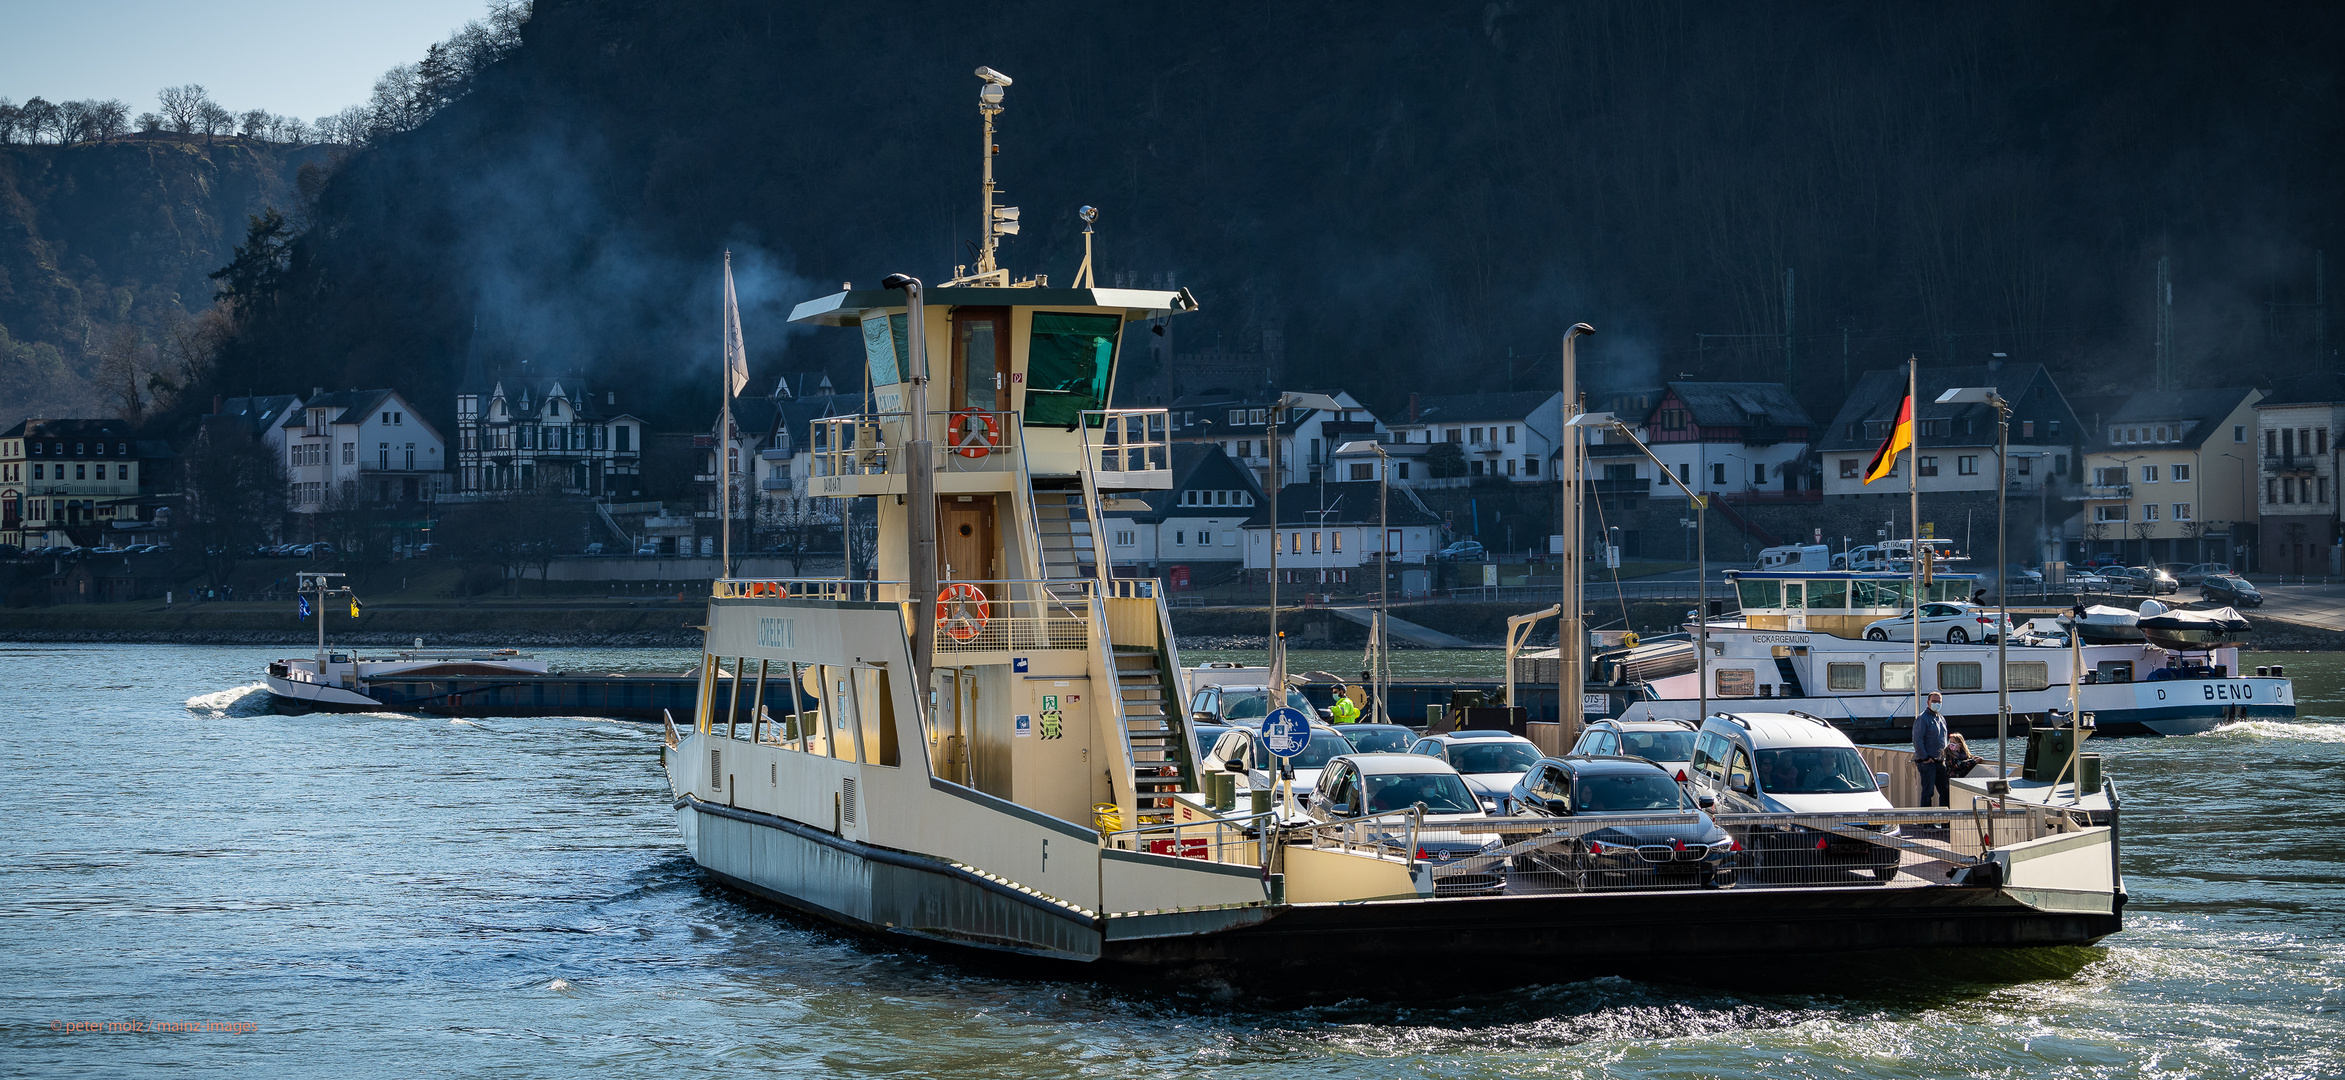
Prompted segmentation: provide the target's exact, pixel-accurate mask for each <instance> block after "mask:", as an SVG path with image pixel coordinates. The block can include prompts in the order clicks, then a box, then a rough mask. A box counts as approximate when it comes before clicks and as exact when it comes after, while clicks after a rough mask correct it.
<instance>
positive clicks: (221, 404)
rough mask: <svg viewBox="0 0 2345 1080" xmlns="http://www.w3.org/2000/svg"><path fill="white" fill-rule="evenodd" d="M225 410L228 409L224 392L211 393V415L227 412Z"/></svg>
mask: <svg viewBox="0 0 2345 1080" xmlns="http://www.w3.org/2000/svg"><path fill="white" fill-rule="evenodd" d="M227 411H228V397H227V395H225V394H213V395H212V415H213V416H218V415H220V414H221V413H224V412H227Z"/></svg>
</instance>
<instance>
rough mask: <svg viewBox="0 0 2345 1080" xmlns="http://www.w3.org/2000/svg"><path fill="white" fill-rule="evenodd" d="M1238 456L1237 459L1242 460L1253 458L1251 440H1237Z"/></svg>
mask: <svg viewBox="0 0 2345 1080" xmlns="http://www.w3.org/2000/svg"><path fill="white" fill-rule="evenodd" d="M1238 456H1239V457H1242V458H1245V457H1253V456H1254V443H1253V440H1251V439H1239V440H1238Z"/></svg>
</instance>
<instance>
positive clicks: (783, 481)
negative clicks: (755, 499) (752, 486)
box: [757, 474, 790, 491]
mask: <svg viewBox="0 0 2345 1080" xmlns="http://www.w3.org/2000/svg"><path fill="white" fill-rule="evenodd" d="M757 490H759V491H788V490H790V477H789V475H788V474H784V475H781V476H768V477H766V478H764V479H762V480H759V481H758V482H757Z"/></svg>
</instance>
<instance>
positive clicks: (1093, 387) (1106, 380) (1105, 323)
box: [1026, 311, 1124, 427]
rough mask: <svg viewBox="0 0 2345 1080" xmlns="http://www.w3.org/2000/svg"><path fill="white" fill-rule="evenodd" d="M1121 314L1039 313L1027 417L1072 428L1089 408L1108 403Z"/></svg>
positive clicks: (1030, 346) (1029, 359) (1030, 355)
mask: <svg viewBox="0 0 2345 1080" xmlns="http://www.w3.org/2000/svg"><path fill="white" fill-rule="evenodd" d="M1123 323H1124V320H1123V319H1122V318H1121V317H1120V316H1115V315H1061V314H1051V313H1049V312H1040V311H1038V312H1035V313H1034V333H1033V337H1032V338H1031V339H1030V340H1029V341H1028V343H1027V350H1026V422H1027V423H1029V424H1061V425H1065V426H1069V427H1072V426H1073V425H1074V423H1075V421H1076V419H1077V418H1078V417H1080V416H1081V415H1082V414H1083V410H1085V409H1102V408H1106V407H1107V388H1108V386H1109V384H1110V383H1111V382H1112V381H1113V379H1114V375H1115V355H1116V336H1117V334H1118V333H1120V332H1121V331H1122V329H1123Z"/></svg>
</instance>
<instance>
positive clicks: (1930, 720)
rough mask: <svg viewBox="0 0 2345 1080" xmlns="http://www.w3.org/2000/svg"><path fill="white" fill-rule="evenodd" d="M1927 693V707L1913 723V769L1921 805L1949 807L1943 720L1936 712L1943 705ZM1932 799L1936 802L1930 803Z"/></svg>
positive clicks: (1935, 695)
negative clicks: (1917, 778)
mask: <svg viewBox="0 0 2345 1080" xmlns="http://www.w3.org/2000/svg"><path fill="white" fill-rule="evenodd" d="M1944 700H1945V699H1944V698H1941V697H1939V696H1938V692H1937V691H1935V690H1933V691H1930V704H1929V706H1928V707H1927V708H1924V709H1923V710H1922V714H1921V715H1920V716H1917V717H1914V720H1913V767H1914V771H1915V772H1917V773H1920V774H1921V780H1922V805H1923V806H1949V807H1950V806H1952V805H1954V803H1953V794H1954V790H1953V781H1952V778H1951V777H1950V776H1949V775H1948V774H1947V772H1946V717H1945V714H1943V713H1940V712H1939V711H1938V705H1939V703H1940V702H1942V701H1944ZM1933 797H1935V798H1936V799H1937V800H1938V801H1937V802H1935V803H1932V802H1931V801H1930V800H1931V799H1932V798H1933Z"/></svg>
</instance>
